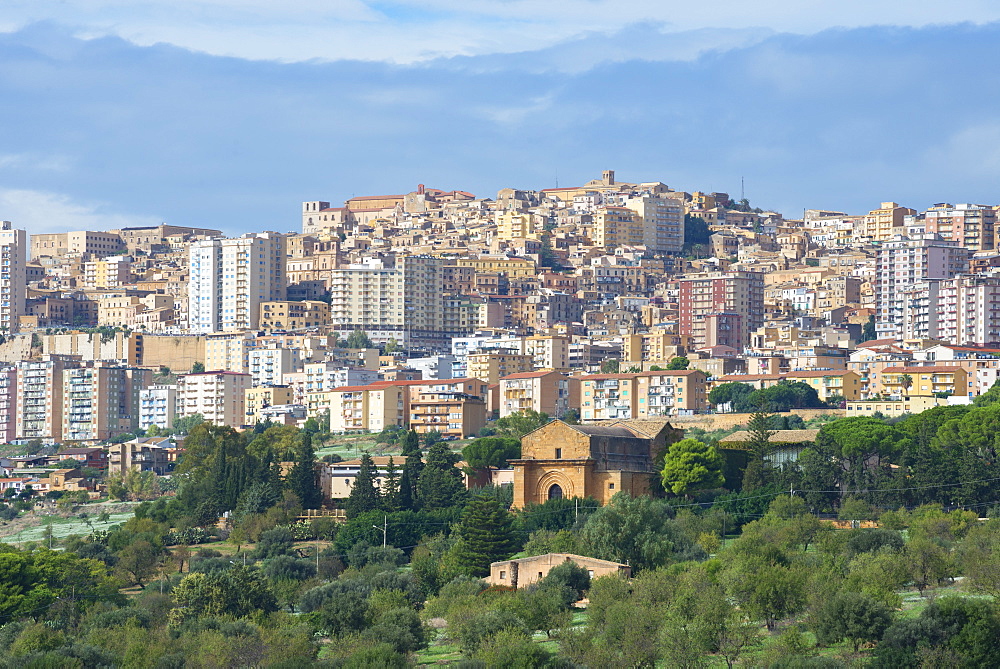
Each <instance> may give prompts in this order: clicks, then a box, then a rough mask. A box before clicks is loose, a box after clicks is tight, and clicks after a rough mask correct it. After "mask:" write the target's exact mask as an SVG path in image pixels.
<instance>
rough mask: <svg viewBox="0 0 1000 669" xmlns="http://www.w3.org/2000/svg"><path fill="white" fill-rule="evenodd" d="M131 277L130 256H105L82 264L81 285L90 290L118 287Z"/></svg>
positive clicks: (130, 279) (131, 278)
mask: <svg viewBox="0 0 1000 669" xmlns="http://www.w3.org/2000/svg"><path fill="white" fill-rule="evenodd" d="M133 278H134V277H133V275H132V257H131V256H107V257H105V258H102V259H100V260H92V261H90V262H86V263H84V265H83V285H84V286H85V287H86V288H90V289H92V290H108V289H111V288H120V287H122V286H124V285H125V284H127V283H130V282H131V281H132V280H133Z"/></svg>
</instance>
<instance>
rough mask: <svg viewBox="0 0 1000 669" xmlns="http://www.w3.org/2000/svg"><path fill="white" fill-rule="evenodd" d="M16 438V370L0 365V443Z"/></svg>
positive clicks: (6, 442) (9, 441)
mask: <svg viewBox="0 0 1000 669" xmlns="http://www.w3.org/2000/svg"><path fill="white" fill-rule="evenodd" d="M16 438H17V370H16V369H15V368H14V367H0V443H3V444H9V443H11V442H12V441H14V439H16Z"/></svg>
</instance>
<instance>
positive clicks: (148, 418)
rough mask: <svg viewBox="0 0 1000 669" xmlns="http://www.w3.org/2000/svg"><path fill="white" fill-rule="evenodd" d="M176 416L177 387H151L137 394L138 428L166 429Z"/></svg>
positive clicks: (171, 424) (170, 425)
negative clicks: (155, 427)
mask: <svg viewBox="0 0 1000 669" xmlns="http://www.w3.org/2000/svg"><path fill="white" fill-rule="evenodd" d="M176 415H177V386H153V387H152V388H146V389H145V390H143V391H141V392H140V393H139V427H141V428H142V429H144V430H148V429H149V428H150V427H152V426H153V425H156V426H157V427H159V428H160V429H163V430H165V429H168V428H170V427H172V426H173V424H174V417H175V416H176Z"/></svg>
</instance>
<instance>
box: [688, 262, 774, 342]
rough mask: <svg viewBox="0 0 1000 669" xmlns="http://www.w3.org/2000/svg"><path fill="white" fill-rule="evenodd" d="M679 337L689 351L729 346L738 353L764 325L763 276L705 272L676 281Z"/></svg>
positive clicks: (758, 273) (746, 273) (754, 273)
mask: <svg viewBox="0 0 1000 669" xmlns="http://www.w3.org/2000/svg"><path fill="white" fill-rule="evenodd" d="M677 287H678V289H679V290H678V293H679V302H678V306H679V312H680V334H681V335H682V336H688V337H690V338H691V339H690V342H691V343H690V345H691V347H692V348H704V347H709V346H729V347H732V348H735V349H737V350H741V351H742V349H743V348H744V347H746V346H747V344H749V343H750V333H751V332H753V331H754V330H756V329H757V328H759V327H760V326H762V325H763V324H764V275H763V274H761V273H760V272H706V273H703V274H696V275H692V276H689V277H687V278H684V279H680V280H679V281H678V282H677Z"/></svg>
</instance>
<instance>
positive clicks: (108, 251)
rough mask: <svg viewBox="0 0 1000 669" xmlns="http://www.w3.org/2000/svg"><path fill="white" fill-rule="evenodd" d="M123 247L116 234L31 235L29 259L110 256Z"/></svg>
mask: <svg viewBox="0 0 1000 669" xmlns="http://www.w3.org/2000/svg"><path fill="white" fill-rule="evenodd" d="M124 248H125V246H124V244H122V238H121V236H120V235H119V234H118V233H117V232H114V231H112V232H97V231H93V230H80V231H77V232H56V233H44V234H40V235H31V258H32V260H34V259H35V258H40V257H50V258H59V257H63V256H77V257H81V256H83V255H88V256H96V257H102V256H110V255H114V254H116V253H121V252H122V251H123V250H124Z"/></svg>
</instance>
